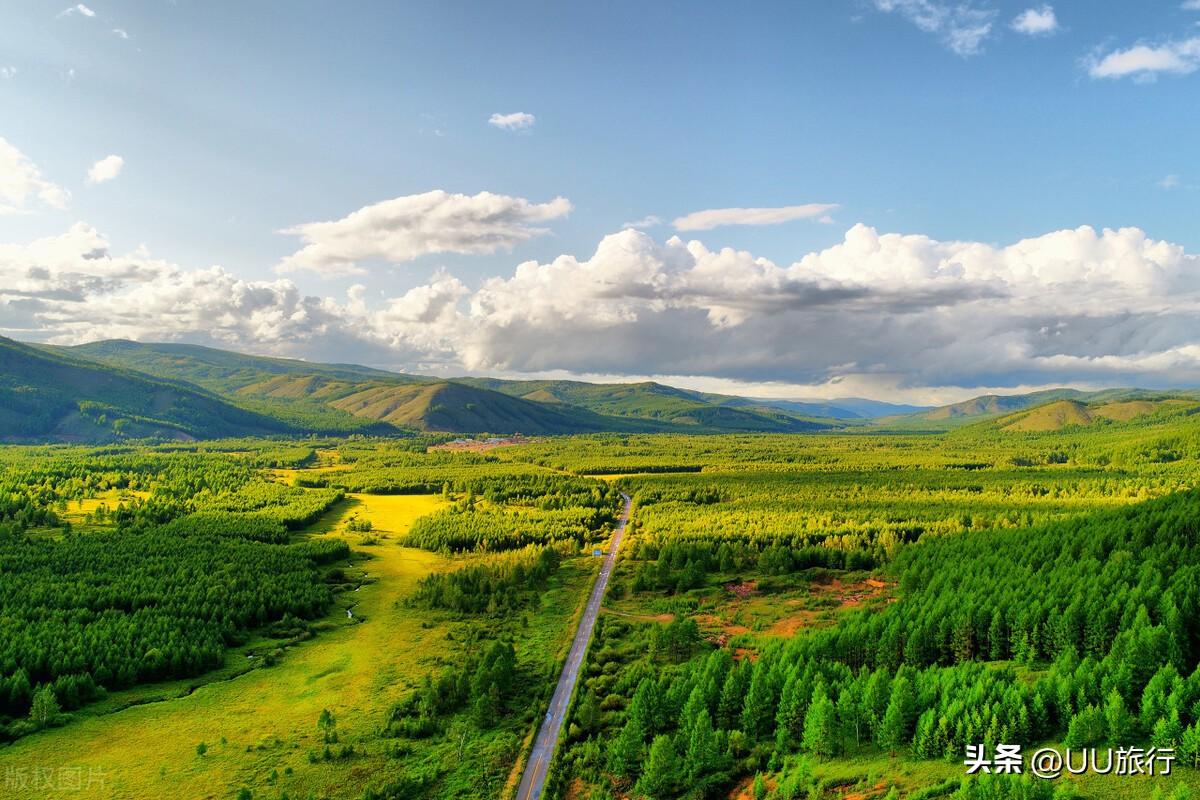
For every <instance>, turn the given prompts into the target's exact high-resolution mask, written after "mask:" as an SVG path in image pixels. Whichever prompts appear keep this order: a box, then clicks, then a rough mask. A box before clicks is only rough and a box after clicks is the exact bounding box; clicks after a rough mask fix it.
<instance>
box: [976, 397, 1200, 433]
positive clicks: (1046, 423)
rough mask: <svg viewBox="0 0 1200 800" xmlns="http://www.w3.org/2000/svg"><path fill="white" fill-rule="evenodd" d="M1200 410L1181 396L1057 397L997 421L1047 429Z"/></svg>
mask: <svg viewBox="0 0 1200 800" xmlns="http://www.w3.org/2000/svg"><path fill="white" fill-rule="evenodd" d="M1198 409H1200V404H1198V403H1197V402H1196V401H1195V400H1188V399H1185V398H1178V397H1166V398H1160V399H1153V400H1152V399H1142V400H1116V401H1111V402H1103V401H1101V402H1099V403H1092V404H1087V403H1081V402H1079V401H1078V400H1056V401H1054V402H1051V403H1047V404H1046V405H1042V406H1038V407H1036V408H1032V409H1028V410H1026V411H1021V412H1018V413H1016V414H1009V415H1006V416H1003V417H1000V418H999V419H997V420H995V421H994V424H995V425H996V426H997V427H998V428H999V429H1000V430H1002V431H1013V432H1020V431H1026V432H1045V431H1058V430H1062V429H1063V428H1066V427H1069V426H1072V425H1080V426H1087V425H1092V424H1095V423H1098V422H1108V423H1130V422H1135V421H1139V420H1144V419H1149V418H1153V417H1161V416H1174V415H1179V414H1187V413H1194V412H1195V411H1196V410H1198Z"/></svg>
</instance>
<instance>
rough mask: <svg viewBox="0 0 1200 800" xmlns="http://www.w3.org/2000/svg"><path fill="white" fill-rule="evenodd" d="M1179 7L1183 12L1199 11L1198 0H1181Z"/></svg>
mask: <svg viewBox="0 0 1200 800" xmlns="http://www.w3.org/2000/svg"><path fill="white" fill-rule="evenodd" d="M1179 7H1180V8H1182V9H1183V10H1184V11H1200V0H1183V3H1182V4H1181V5H1180V6H1179Z"/></svg>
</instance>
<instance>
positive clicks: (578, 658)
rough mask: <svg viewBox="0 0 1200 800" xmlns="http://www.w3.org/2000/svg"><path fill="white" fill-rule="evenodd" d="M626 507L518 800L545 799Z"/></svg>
mask: <svg viewBox="0 0 1200 800" xmlns="http://www.w3.org/2000/svg"><path fill="white" fill-rule="evenodd" d="M621 498H622V500H624V502H625V505H624V507H623V508H622V509H621V518H620V519H619V520H618V521H617V527H616V529H615V530H614V531H613V537H612V546H611V547H609V548H608V552H607V553H606V554H605V555H604V562H603V563H602V564H601V565H600V575H599V576H598V577H597V578H596V583H595V585H593V586H592V594H591V596H590V597H588V602H587V608H585V609H584V610H583V616H582V617H581V618H580V620H579V629H578V630H577V631H575V640H574V641H573V642H571V651H570V652H569V653H567V661H566V663H565V664H563V670H562V674H561V675H559V676H558V685H557V686H555V687H554V696H553V697H552V698H550V709H549V710H548V711H547V712H546V716H545V717H544V718H543V719H542V724H541V726H540V727H539V728H538V732H537V738H536V739H534V741H533V749H532V750H530V751H529V760H528V761H527V762H526V763H525V773H524V774H523V775H521V784H520V786H518V787H517V800H538V798H540V797H541V796H542V787H543V786H544V785H545V783H546V770H547V769H548V768H549V767H550V761H551V759H552V757H553V756H554V748H555V746H557V745H558V735H559V733H560V732H561V731H562V726H563V722H564V721H565V720H566V716H567V706H568V705H570V703H571V694H572V693H573V692H574V691H575V684H576V682H577V681H578V680H579V668H580V667H581V666H583V657H584V655H585V654H586V653H587V648H588V642H589V641H591V638H592V629H593V628H595V627H596V617H598V616H599V615H600V603H601V602H603V600H604V590H605V589H607V588H608V578H609V576H610V575H612V571H613V564H614V563H615V562H616V558H617V550H619V549H620V548H621V539H622V538H624V536H625V525H626V523H628V522H629V511H630V508H631V507H632V506H633V500H632V498H630V496H629V495H627V494H622V495H621Z"/></svg>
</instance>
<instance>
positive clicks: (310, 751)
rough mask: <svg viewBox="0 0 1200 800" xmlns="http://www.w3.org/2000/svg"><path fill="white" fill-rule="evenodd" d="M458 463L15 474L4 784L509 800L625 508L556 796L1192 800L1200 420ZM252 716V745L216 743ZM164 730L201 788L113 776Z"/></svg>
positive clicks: (425, 446) (162, 459)
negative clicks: (1027, 755)
mask: <svg viewBox="0 0 1200 800" xmlns="http://www.w3.org/2000/svg"><path fill="white" fill-rule="evenodd" d="M444 442H445V438H444V437H438V436H410V437H399V438H394V437H388V438H374V437H370V436H355V437H351V438H314V437H309V438H305V439H295V438H286V437H285V438H279V439H275V440H268V439H261V438H256V439H226V440H215V441H208V442H192V443H185V442H171V443H157V444H156V443H151V442H146V443H122V444H111V445H104V446H93V447H84V446H68V445H40V446H28V447H24V446H22V447H18V446H10V447H7V448H5V450H4V451H3V461H2V462H0V465H2V468H0V577H2V578H3V580H2V581H0V737H2V738H3V740H4V741H5V744H3V745H0V765H4V766H13V767H14V768H17V767H19V766H20V765H21V764H24V763H27V762H28V761H29V760H31V759H42V758H46V757H48V756H47V754H48V753H49V752H51V751H52V750H53V751H54V752H61V751H62V749H63V748H64V747H68V746H69V745H71V743H72V742H76V743H78V746H79V748H80V752H104V753H107V754H108V757H109V758H110V761H109V762H106V763H110V766H111V765H112V764H114V763H116V764H117V766H112V769H114V770H118V771H121V774H122V776H123V777H122V778H121V780H122V782H123V783H122V785H126V786H128V787H130V788H129V790H128V796H131V797H154V796H156V792H157V791H159V789H156V788H155V787H156V786H158V787H160V788H161V786H162V785H166V784H167V782H170V781H172V780H174V781H184V782H185V784H186V785H187V786H189V787H192V788H195V789H196V790H197V791H204V792H207V793H208V794H211V795H212V796H216V797H225V796H228V797H238V798H245V797H250V798H284V797H287V798H307V797H312V798H320V797H330V798H333V797H346V798H355V799H356V800H357V798H409V797H425V798H459V797H466V798H485V797H487V798H496V797H502V798H508V797H512V796H513V794H514V792H515V789H516V783H517V778H519V776H520V772H521V769H522V767H523V764H524V759H525V755H526V753H528V750H529V746H530V742H531V740H532V735H533V733H534V731H535V729H536V727H537V725H538V723H539V722H540V720H541V719H542V717H543V715H544V709H545V708H546V704H547V703H548V701H549V698H550V693H551V691H552V689H553V687H554V684H555V681H556V680H557V678H558V672H559V669H560V667H561V662H562V659H563V657H564V656H565V653H566V647H567V644H568V642H569V640H570V637H571V636H572V635H573V632H574V626H575V624H577V620H578V615H579V613H580V610H581V609H582V606H583V601H584V598H585V597H586V594H587V591H588V589H589V587H590V585H591V582H592V580H593V579H594V576H595V574H596V570H597V568H598V567H597V565H598V559H596V558H595V557H594V556H593V555H592V552H593V550H594V549H595V550H596V551H597V552H601V551H602V550H603V548H605V546H606V545H605V542H606V541H607V539H608V537H609V535H610V533H611V531H612V529H613V527H614V525H615V523H616V521H617V516H618V512H619V509H620V506H621V500H620V494H621V493H622V492H624V493H627V494H628V495H629V496H631V497H632V498H633V513H632V518H631V521H630V523H629V528H628V532H627V535H626V540H625V542H624V544H623V546H622V549H621V551H620V554H619V557H618V559H617V562H616V571H615V574H614V576H613V578H612V579H611V583H610V584H609V586H608V592H607V595H606V598H605V601H604V604H603V607H602V609H601V612H600V616H599V618H598V622H597V624H596V629H595V632H594V635H593V639H592V642H591V645H590V647H589V648H588V651H587V656H586V660H585V662H584V664H583V666H582V669H581V675H580V679H579V681H578V684H577V686H576V687H575V691H574V693H573V696H572V698H571V705H570V710H569V713H568V715H567V717H566V722H565V724H564V727H563V730H562V733H561V737H560V739H559V742H558V747H557V749H556V751H555V753H554V758H553V761H552V763H551V765H550V768H549V781H548V783H547V786H546V793H545V796H547V797H556V798H594V800H605V799H606V798H612V799H613V800H616V798H650V799H651V800H673V799H674V798H717V797H745V798H754V799H755V800H761V799H763V798H771V799H772V800H789V799H791V798H802V797H803V798H819V799H821V800H825V799H828V800H832V799H833V798H846V797H849V796H855V797H861V798H931V797H954V798H1042V797H1046V798H1049V797H1052V796H1053V797H1055V798H1065V797H1095V798H1110V797H1111V798H1124V797H1143V796H1145V797H1149V796H1150V795H1151V794H1152V793H1154V792H1159V793H1160V794H1161V795H1162V796H1164V797H1166V796H1171V797H1177V798H1182V797H1185V796H1190V795H1189V794H1188V793H1189V792H1190V791H1191V790H1192V787H1193V786H1196V787H1197V788H1200V772H1197V771H1196V767H1197V765H1200V627H1198V625H1197V622H1196V620H1197V617H1198V613H1197V612H1198V611H1200V538H1198V537H1200V522H1198V520H1200V429H1197V428H1196V426H1195V424H1194V422H1193V420H1192V417H1190V416H1189V415H1178V414H1172V415H1165V416H1161V417H1157V418H1151V419H1137V420H1133V421H1130V422H1127V423H1119V424H1107V425H1096V426H1069V427H1067V428H1063V429H1060V430H1052V431H1013V430H1007V429H1005V428H1003V427H1002V426H1000V425H997V424H996V423H995V422H992V421H985V422H980V423H976V424H973V425H966V426H960V427H958V428H955V429H953V430H948V431H942V432H938V433H918V432H900V431H897V432H892V433H878V432H870V431H868V430H866V429H863V430H855V431H846V432H842V433H836V434H834V433H821V434H812V435H803V436H797V435H777V434H725V435H705V436H683V435H675V434H592V435H586V436H569V437H543V438H540V439H533V440H527V441H523V442H520V443H518V444H512V445H508V446H498V447H494V448H490V449H489V448H485V449H482V450H474V451H472V450H467V451H461V452H460V451H455V450H446V449H443V448H442V447H441V445H442V443H444ZM385 626H387V627H385ZM334 653H345V655H341V656H338V658H339V659H341V660H339V661H336V662H331V663H332V665H327V666H325V667H321V668H317V667H312V668H309V667H308V666H307V665H308V664H309V663H310V662H315V661H320V660H321V659H322V658H324V656H323V655H322V654H334ZM368 653H369V654H370V658H369V659H368V660H365V661H357V662H353V663H354V668H353V669H352V670H350V672H346V674H347V675H349V674H353V675H354V678H353V681H351V679H350V678H349V677H345V678H342V679H341V682H338V681H337V680H330V679H331V678H337V676H338V675H340V674H342V673H343V672H345V671H346V670H347V669H348V668H347V666H346V665H347V664H350V663H352V662H351V661H346V659H348V658H349V659H353V658H354V656H355V655H360V654H368ZM321 663H325V662H321ZM339 665H340V666H339ZM292 670H294V672H293V671H292ZM252 681H259V682H260V683H257V684H254V685H258V686H260V687H262V688H260V689H258V690H256V692H258V693H259V695H260V696H259V698H258V699H257V700H253V699H251V700H246V699H245V698H239V699H238V702H241V703H246V702H250V703H252V704H253V703H257V704H259V705H260V706H262V707H264V709H269V710H267V712H266V714H267V715H266V717H265V718H264V721H263V722H262V723H260V724H262V725H268V726H270V732H269V733H267V732H259V733H257V734H255V735H254V736H251V734H249V733H243V734H239V733H238V730H237V729H236V727H229V726H227V725H225V723H220V722H219V720H221V719H222V716H221V715H222V707H223V706H222V703H223V702H225V703H231V702H233V700H231V699H227V700H221V697H224V695H222V694H221V693H222V692H227V693H236V692H237V687H238V686H239V682H241V683H246V684H247V685H250V682H252ZM305 685H311V686H320V687H321V688H320V690H319V691H317V690H315V689H314V690H308V691H303V692H301V693H296V692H300V689H301V687H303V686H305ZM368 687H374V689H373V690H371V691H367V689H368ZM206 693H212V697H211V698H210V697H208V695H207V694H206ZM196 698H199V699H196ZM301 698H303V699H301ZM189 703H190V704H191V705H189ZM135 710H136V711H137V712H138V713H143V714H148V715H153V716H152V717H151V719H153V720H155V721H156V723H155V724H159V725H161V726H163V727H162V730H165V731H168V733H166V734H164V738H163V741H164V742H167V741H169V742H172V746H175V747H177V749H179V750H180V751H186V752H187V753H188V754H189V755H188V756H187V757H186V759H184V760H183V762H182V763H175V762H164V763H162V764H159V765H158V766H153V763H154V759H150V761H149V762H148V763H146V764H140V763H138V760H137V759H136V758H134V757H133V756H132V755H130V756H129V761H128V762H125V761H122V760H121V759H119V758H116V757H115V756H113V755H112V754H113V753H114V752H116V753H122V752H123V751H122V750H121V746H120V745H119V744H113V742H114V741H119V739H117V740H114V736H117V734H115V733H113V731H118V730H132V729H130V728H129V727H128V726H130V725H134V724H135V723H133V722H132V721H131V717H130V716H129V715H130V714H131V713H133V712H134V711H135ZM272 716H278V717H279V719H281V720H290V719H291V718H292V716H294V717H295V718H296V719H297V720H298V721H297V722H295V723H294V724H293V723H291V722H290V721H289V722H288V723H287V725H283V723H280V724H279V725H278V726H276V725H273V724H272V721H271V717H272ZM214 720H218V722H214ZM146 724H151V723H146ZM214 725H217V726H219V727H220V726H224V727H220V729H221V730H222V732H221V733H220V734H219V735H216V734H214V733H212V732H209V733H204V731H206V730H210V729H212V726H214ZM288 726H290V727H288ZM225 727H228V730H225ZM139 730H140V729H139ZM239 736H241V737H242V739H241V740H239V738H238V737H239ZM246 737H251V738H246ZM255 737H257V738H255ZM239 741H241V743H240V744H239V743H238V742H239ZM998 743H1018V744H1022V745H1024V746H1026V747H1028V748H1032V747H1034V746H1037V745H1052V746H1057V747H1063V748H1066V747H1071V748H1088V747H1097V748H1102V749H1103V748H1107V747H1121V746H1133V745H1137V746H1143V747H1147V748H1148V747H1156V748H1170V749H1171V750H1173V751H1174V753H1175V759H1176V760H1175V768H1174V771H1173V772H1172V774H1171V775H1170V776H1164V777H1159V778H1145V777H1142V778H1121V777H1117V776H1115V775H1090V774H1089V775H1080V776H1070V777H1068V778H1062V779H1059V780H1056V781H1039V780H1034V779H1032V778H1031V777H1030V776H1028V775H1023V776H1016V777H1014V776H999V775H995V776H985V777H982V778H978V777H974V776H968V775H966V772H965V769H964V767H963V763H962V762H963V758H964V753H965V750H966V747H967V746H968V745H984V746H987V747H994V746H995V745H996V744H998ZM131 747H132V745H131ZM114 748H115V749H114ZM355 776H357V777H355ZM15 796H26V795H22V794H20V793H17V794H16V795H15ZM29 796H35V795H29ZM97 796H101V795H97Z"/></svg>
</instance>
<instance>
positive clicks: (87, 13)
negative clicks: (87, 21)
mask: <svg viewBox="0 0 1200 800" xmlns="http://www.w3.org/2000/svg"><path fill="white" fill-rule="evenodd" d="M76 14H79V15H80V16H83V17H89V18H90V17H94V16H96V12H95V11H92V10H91V9H90V8H88V7H87V6H85V5H84V4H83V3H79V4H77V5H73V6H71V7H70V8H65V9H63V10H62V11H60V12H58V16H60V17H71V16H74V15H76Z"/></svg>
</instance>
